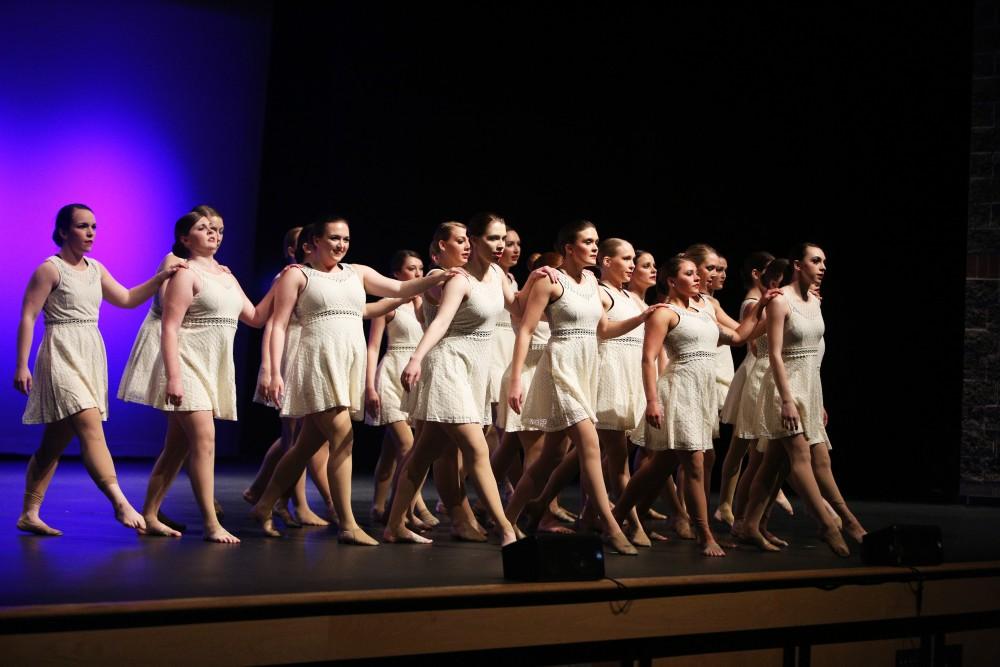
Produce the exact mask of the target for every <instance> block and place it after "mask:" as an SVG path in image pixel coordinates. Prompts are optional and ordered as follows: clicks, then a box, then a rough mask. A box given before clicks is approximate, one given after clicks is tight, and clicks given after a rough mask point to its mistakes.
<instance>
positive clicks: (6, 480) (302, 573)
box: [0, 460, 1000, 608]
mask: <svg viewBox="0 0 1000 667" xmlns="http://www.w3.org/2000/svg"><path fill="white" fill-rule="evenodd" d="M24 467H25V462H24V461H22V460H6V461H0V489H2V502H0V554H2V555H0V606H3V607H8V608H9V607H20V606H24V605H42V604H62V603H85V602H126V601H140V600H165V599H175V598H193V597H199V598H204V597H219V596H237V595H259V594H278V593H282V594H288V593H317V592H335V591H360V590H379V589H415V588H441V587H448V586H461V585H477V584H497V583H502V581H503V578H502V567H501V558H500V549H499V546H498V545H497V544H496V543H495V542H494V543H490V544H470V543H461V542H456V541H453V540H451V539H450V538H449V535H448V529H447V525H446V522H445V523H443V524H442V526H440V527H438V529H436V530H435V531H434V532H433V533H432V534H431V536H432V537H433V538H434V540H435V542H434V544H433V545H430V546H417V545H383V546H380V547H375V548H364V547H354V546H344V545H339V544H337V542H336V536H335V533H334V532H333V531H332V530H328V529H325V528H306V529H300V530H289V531H287V534H286V537H285V538H283V539H271V538H266V537H265V536H264V535H263V533H261V531H260V530H259V529H258V528H257V527H256V525H255V524H254V522H253V521H252V520H251V519H250V518H249V516H248V513H247V510H248V507H247V505H246V503H245V502H244V501H243V500H242V498H241V496H240V494H241V492H242V490H243V489H244V488H245V486H246V485H247V484H248V483H249V481H250V479H251V478H252V476H253V473H254V470H252V469H250V468H248V467H237V466H232V465H228V464H222V465H219V467H218V470H217V476H216V482H217V487H216V489H217V492H216V495H217V497H218V499H219V500H220V501H221V502H222V504H223V507H224V509H225V512H226V516H225V520H224V524H225V526H226V527H227V528H228V529H229V530H230V531H232V532H234V533H235V534H236V535H237V536H239V537H240V539H241V540H242V543H241V544H239V545H219V544H208V543H205V542H203V541H202V540H201V532H200V517H199V515H198V512H197V509H196V507H195V504H194V501H193V499H192V496H191V490H190V486H189V484H188V482H187V479H186V478H183V476H182V477H181V478H180V479H178V482H177V483H176V484H175V486H174V488H173V489H172V490H171V493H170V495H169V496H168V498H167V502H166V504H165V510H166V511H167V512H168V513H169V514H170V515H171V516H172V517H174V518H176V519H177V520H179V521H184V522H186V523H188V525H189V529H188V533H187V534H186V535H185V536H184V537H183V538H180V539H171V538H143V537H138V536H136V535H135V533H134V532H132V531H130V530H127V529H125V528H122V527H121V526H120V525H118V524H117V523H116V522H115V521H114V518H113V516H112V514H111V512H110V509H109V506H108V504H107V502H106V501H105V499H104V497H103V496H101V494H100V493H99V492H98V491H97V489H96V488H95V487H94V485H93V483H92V482H91V481H90V479H89V477H88V476H87V474H86V472H85V471H84V469H83V466H82V465H81V464H80V463H79V461H65V462H63V463H62V464H61V465H60V467H59V470H58V471H57V473H56V477H55V479H54V481H53V484H52V487H51V489H50V491H49V497H48V499H47V500H46V503H45V508H44V512H43V517H44V518H45V519H46V521H47V522H48V523H49V524H50V525H53V526H55V527H58V528H60V529H62V530H63V531H64V533H65V534H64V535H63V536H62V537H55V538H45V537H37V536H33V535H27V534H24V533H21V532H19V531H18V530H17V529H16V528H15V527H14V523H15V521H16V519H17V514H18V511H19V509H20V506H21V493H22V491H23V475H24ZM150 467H151V463H147V462H141V463H136V462H124V463H119V464H118V474H119V479H120V481H121V483H122V487H123V488H124V490H125V492H126V494H127V495H128V497H129V498H130V499H131V500H132V502H133V503H135V504H136V505H138V504H139V503H141V500H142V497H143V493H144V491H145V484H146V479H147V476H148V474H149V470H150ZM371 489H372V484H371V479H370V478H366V477H360V478H357V479H355V484H354V511H355V513H356V515H357V516H358V518H359V520H360V521H361V523H362V524H364V525H366V527H367V524H368V520H367V517H368V508H369V498H370V497H371ZM427 495H428V497H429V498H430V495H431V493H430V492H428V494H427ZM567 495H569V494H567ZM310 498H311V500H312V501H313V508H314V509H319V508H321V506H322V504H321V503H320V502H319V501H318V499H317V498H316V497H315V495H313V494H312V493H311V495H310ZM571 501H572V498H569V499H568V501H567V504H568V505H570V506H573V505H574V503H573V502H571ZM429 502H430V501H429ZM713 506H714V504H713ZM852 506H853V509H854V510H855V512H856V513H857V515H858V516H859V518H860V519H861V520H862V522H863V523H864V524H865V526H866V527H867V528H868V529H869V530H874V529H878V528H881V527H883V526H886V525H888V524H891V523H925V524H938V525H940V526H941V528H942V531H943V535H944V545H945V559H946V562H949V563H957V562H969V561H988V560H1000V508H994V507H967V506H961V505H917V504H893V503H871V502H856V503H853V504H852ZM795 507H796V516H795V517H787V516H785V515H784V513H782V512H780V511H776V516H775V518H774V520H773V522H772V529H773V530H774V531H775V532H776V533H777V534H780V535H782V536H784V537H786V538H787V539H789V541H790V542H791V546H790V547H789V548H787V549H785V550H784V551H782V552H781V553H777V554H763V553H760V552H758V551H756V550H755V549H750V548H747V547H736V546H735V545H732V543H731V540H730V539H728V533H727V532H726V531H725V530H724V526H722V524H716V525H715V528H716V534H717V537H718V539H719V540H720V542H721V543H722V544H723V545H724V546H725V547H727V556H726V557H725V558H719V559H708V558H703V557H701V556H700V555H699V554H698V551H697V548H696V545H695V544H694V543H693V542H686V541H681V540H677V539H672V540H671V541H670V542H667V543H658V544H655V545H654V546H653V548H652V549H645V550H641V551H640V555H639V556H638V557H624V556H617V555H611V554H609V555H608V558H607V560H606V568H607V575H608V576H609V577H614V578H616V579H630V578H647V577H672V576H683V575H712V574H737V573H753V572H779V571H796V570H818V569H840V568H852V567H859V566H861V560H860V556H859V555H858V551H859V550H858V549H857V548H854V551H855V553H854V555H852V556H851V558H848V559H841V558H837V557H836V556H834V555H833V554H832V553H831V552H830V551H829V550H828V549H827V548H826V546H825V545H824V544H822V543H820V542H819V541H818V540H816V539H815V538H814V536H813V535H814V527H813V522H812V521H811V520H810V519H809V518H808V517H807V516H806V514H805V510H804V508H803V507H802V505H801V503H795ZM654 527H656V524H654ZM661 528H662V526H661ZM371 532H372V533H373V534H375V535H377V536H380V533H381V528H380V527H374V528H373V529H372V531H371Z"/></svg>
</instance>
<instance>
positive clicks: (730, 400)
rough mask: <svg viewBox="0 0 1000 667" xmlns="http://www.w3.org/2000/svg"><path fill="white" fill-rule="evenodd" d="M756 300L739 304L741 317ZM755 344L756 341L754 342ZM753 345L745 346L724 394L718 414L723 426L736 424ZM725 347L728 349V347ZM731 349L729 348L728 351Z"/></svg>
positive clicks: (752, 355) (751, 363)
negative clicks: (743, 354) (741, 357)
mask: <svg viewBox="0 0 1000 667" xmlns="http://www.w3.org/2000/svg"><path fill="white" fill-rule="evenodd" d="M757 301H758V300H757V299H745V300H744V301H743V303H741V304H740V315H741V316H742V315H743V313H744V312H746V309H747V307H748V306H750V305H752V304H756V303H757ZM755 342H756V341H755ZM752 346H753V343H751V344H750V345H747V350H746V352H747V353H746V356H744V357H743V362H742V363H740V367H739V368H737V369H736V373H735V374H734V375H733V379H732V381H731V382H730V383H729V392H728V393H727V394H726V398H725V400H724V401H723V402H722V411H721V412H720V413H719V420H720V421H721V422H722V423H723V424H736V419H737V415H738V414H739V409H740V401H741V400H742V398H743V392H744V387H745V386H746V380H747V374H748V373H749V372H750V369H751V367H753V365H754V362H755V360H756V358H757V357H756V356H754V354H753V353H752V352H751V347H752ZM725 347H727V348H728V347H729V346H728V345H727V346H725ZM731 350H732V348H730V351H731ZM730 360H732V354H731V353H730Z"/></svg>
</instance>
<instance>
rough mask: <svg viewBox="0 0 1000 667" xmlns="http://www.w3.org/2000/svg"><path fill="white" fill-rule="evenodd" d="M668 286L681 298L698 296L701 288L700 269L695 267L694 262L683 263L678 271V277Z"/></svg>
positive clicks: (668, 282) (670, 281)
mask: <svg viewBox="0 0 1000 667" xmlns="http://www.w3.org/2000/svg"><path fill="white" fill-rule="evenodd" d="M667 284H669V285H670V287H671V289H673V290H674V291H675V292H677V294H679V295H680V296H684V297H687V298H691V297H694V296H697V295H698V290H699V289H700V288H701V277H700V276H699V271H698V267H696V266H695V265H694V262H681V265H680V267H679V268H678V269H677V275H676V276H674V277H673V278H671V279H670V280H668V281H667Z"/></svg>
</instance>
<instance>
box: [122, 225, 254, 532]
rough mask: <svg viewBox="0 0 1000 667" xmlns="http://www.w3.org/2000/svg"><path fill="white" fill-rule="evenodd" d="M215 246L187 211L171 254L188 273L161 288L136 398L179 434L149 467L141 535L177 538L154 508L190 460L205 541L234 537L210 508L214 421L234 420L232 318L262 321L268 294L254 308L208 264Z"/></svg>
mask: <svg viewBox="0 0 1000 667" xmlns="http://www.w3.org/2000/svg"><path fill="white" fill-rule="evenodd" d="M218 249H219V235H218V233H217V231H216V228H215V227H214V226H213V225H212V223H211V221H210V220H209V219H208V218H207V217H205V216H204V215H203V214H201V213H198V212H192V213H187V214H185V215H184V216H182V217H181V218H180V219H179V220H178V221H177V223H176V224H175V225H174V247H173V253H174V255H177V256H178V257H184V258H185V259H187V260H188V268H189V269H190V270H189V271H184V272H182V273H179V274H177V275H176V276H174V278H173V279H172V280H170V282H169V283H167V286H166V290H165V291H164V293H163V297H162V306H163V315H162V322H161V326H160V329H161V332H160V338H161V350H160V352H159V354H158V355H157V357H156V359H155V361H154V362H153V367H152V372H151V375H150V381H149V386H148V388H147V390H146V394H145V396H144V397H143V398H142V400H141V401H140V402H142V403H144V404H146V405H149V406H152V407H155V408H157V409H159V410H162V411H164V412H166V413H167V423H168V432H169V430H170V425H172V426H173V428H174V429H175V431H174V432H175V433H176V432H182V433H183V434H184V436H185V437H184V439H183V440H181V441H173V440H171V439H169V438H168V439H167V440H166V442H165V443H164V449H163V452H161V454H160V456H159V458H158V459H157V462H156V464H155V465H154V466H153V472H152V473H151V475H150V478H149V484H148V486H147V488H146V500H145V502H144V503H143V510H142V513H143V516H144V517H145V520H146V527H145V529H144V530H141V531H140V533H141V534H143V535H156V536H169V537H179V536H180V532H179V531H176V530H174V529H172V528H170V527H169V526H167V525H165V524H164V523H162V522H161V521H159V519H158V518H157V513H158V511H159V509H160V505H161V504H162V502H163V498H164V496H165V495H166V493H167V490H168V488H169V486H170V483H171V482H172V481H173V477H174V476H175V475H176V471H177V464H176V462H177V461H183V460H184V459H185V458H189V459H190V460H189V465H188V475H189V477H190V480H191V488H192V490H193V491H194V495H195V500H196V501H197V503H198V507H199V509H200V510H201V513H202V518H203V520H204V523H205V528H204V535H203V537H204V539H205V540H206V541H209V542H221V543H227V544H236V543H238V542H239V539H237V538H236V537H235V536H234V535H232V534H231V533H230V532H229V531H227V530H226V529H225V528H223V527H222V524H221V523H220V522H219V519H218V516H217V514H216V512H215V507H214V502H213V501H214V485H215V479H214V468H215V422H214V419H225V420H229V421H235V420H236V380H235V368H234V365H233V338H234V337H235V335H236V326H237V323H238V322H239V321H243V322H244V323H246V324H248V325H250V326H253V327H257V328H260V327H261V326H263V325H264V323H265V322H266V321H267V317H268V316H269V315H270V312H271V301H272V295H271V293H270V292H269V293H268V295H267V296H265V297H264V299H263V300H262V301H261V303H260V304H259V305H257V306H254V304H253V303H252V302H251V301H250V300H249V299H248V298H247V297H246V295H245V294H244V293H243V290H242V289H240V285H239V283H238V282H237V281H236V279H235V278H234V277H233V276H232V275H231V274H230V273H229V272H227V271H223V270H222V269H221V268H220V267H219V266H218V264H217V263H216V262H215V260H214V256H215V253H216V252H217V251H218ZM171 423H172V424H171ZM175 448H176V449H175Z"/></svg>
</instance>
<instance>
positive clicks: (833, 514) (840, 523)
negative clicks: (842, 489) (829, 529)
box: [823, 498, 844, 530]
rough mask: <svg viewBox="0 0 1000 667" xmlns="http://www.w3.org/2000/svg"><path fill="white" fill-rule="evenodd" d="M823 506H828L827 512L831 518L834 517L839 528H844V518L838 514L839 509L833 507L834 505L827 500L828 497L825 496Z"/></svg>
mask: <svg viewBox="0 0 1000 667" xmlns="http://www.w3.org/2000/svg"><path fill="white" fill-rule="evenodd" d="M823 507H825V508H826V512H827V514H829V515H830V518H831V519H833V522H834V523H835V524H837V530H843V529H844V520H843V519H841V518H840V515H839V514H837V510H835V509H833V506H832V505H831V504H830V503H829V502H827V500H826V498H823Z"/></svg>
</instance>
